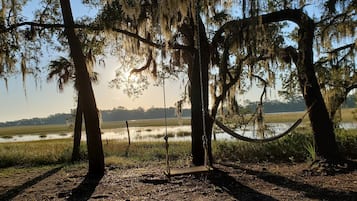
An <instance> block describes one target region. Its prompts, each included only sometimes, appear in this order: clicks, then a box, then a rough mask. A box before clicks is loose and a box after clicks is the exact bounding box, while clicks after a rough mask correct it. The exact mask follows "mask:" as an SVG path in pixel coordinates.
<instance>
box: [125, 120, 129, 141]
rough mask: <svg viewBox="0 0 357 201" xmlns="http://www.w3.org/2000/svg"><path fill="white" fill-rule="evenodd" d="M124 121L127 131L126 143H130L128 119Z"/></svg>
mask: <svg viewBox="0 0 357 201" xmlns="http://www.w3.org/2000/svg"><path fill="white" fill-rule="evenodd" d="M125 123H126V130H127V131H128V143H129V145H130V132H129V124H128V121H125Z"/></svg>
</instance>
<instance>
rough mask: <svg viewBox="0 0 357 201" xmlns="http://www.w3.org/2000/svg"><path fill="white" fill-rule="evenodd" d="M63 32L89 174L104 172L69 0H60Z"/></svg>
mask: <svg viewBox="0 0 357 201" xmlns="http://www.w3.org/2000/svg"><path fill="white" fill-rule="evenodd" d="M60 2H61V9H62V15H63V21H64V24H65V27H66V28H65V34H66V36H67V39H68V44H69V47H70V51H71V57H72V59H73V62H74V66H75V69H76V78H77V80H78V91H79V97H78V98H79V100H80V104H81V108H82V111H83V114H84V121H85V127H86V134H87V148H88V160H89V170H88V174H90V175H103V174H104V154H103V145H102V139H101V131H100V127H99V118H98V110H97V106H96V102H95V98H94V93H93V88H92V83H91V81H90V77H89V74H88V70H87V65H86V62H85V56H84V54H83V51H82V48H81V42H80V41H79V39H78V37H77V36H76V34H75V31H74V28H73V27H74V21H73V16H72V10H71V6H70V2H69V0H61V1H60Z"/></svg>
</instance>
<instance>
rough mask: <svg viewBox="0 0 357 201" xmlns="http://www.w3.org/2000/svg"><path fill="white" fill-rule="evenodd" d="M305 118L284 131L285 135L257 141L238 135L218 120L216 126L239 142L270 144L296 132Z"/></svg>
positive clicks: (281, 134)
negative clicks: (293, 131)
mask: <svg viewBox="0 0 357 201" xmlns="http://www.w3.org/2000/svg"><path fill="white" fill-rule="evenodd" d="M302 119H303V118H300V119H298V120H297V121H295V123H294V124H293V125H292V126H290V128H288V129H287V130H286V131H284V132H283V133H280V134H279V135H274V136H272V137H269V138H263V139H255V138H249V137H246V136H243V135H241V134H238V133H236V132H235V131H233V130H232V129H230V128H228V127H227V126H225V125H224V124H223V123H222V122H220V121H218V120H217V119H216V120H215V123H216V125H217V126H218V127H219V128H221V129H222V130H223V131H224V132H226V133H227V134H229V135H231V136H232V137H235V138H237V139H239V140H243V141H246V142H270V141H274V140H277V139H279V138H281V137H284V136H285V135H287V134H288V133H290V132H291V131H292V130H294V129H295V128H296V127H297V126H299V125H300V123H301V122H302Z"/></svg>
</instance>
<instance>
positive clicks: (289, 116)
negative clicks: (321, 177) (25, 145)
mask: <svg viewBox="0 0 357 201" xmlns="http://www.w3.org/2000/svg"><path fill="white" fill-rule="evenodd" d="M353 110H355V109H351V108H349V109H343V110H342V119H343V121H344V122H353V121H355V119H354V116H353V113H352V112H353ZM303 114H304V112H290V113H279V114H266V115H265V121H266V122H267V123H278V122H281V123H284V122H294V121H296V120H297V119H299V118H301V116H302V115H303ZM303 122H304V123H305V124H307V123H308V122H309V119H308V117H305V119H304V121H303ZM190 123H191V121H190V119H189V118H182V119H177V118H169V119H167V125H168V126H180V125H190ZM128 124H129V127H147V126H164V125H165V121H164V119H143V120H131V121H128ZM125 127H126V124H125V121H110V122H103V125H102V129H113V128H125ZM71 131H72V129H71V128H69V127H68V126H67V125H38V126H14V127H0V137H2V138H11V136H13V135H27V134H32V135H33V134H35V135H43V134H48V133H61V134H64V132H71ZM185 136H186V135H185Z"/></svg>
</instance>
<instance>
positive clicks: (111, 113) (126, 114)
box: [0, 96, 355, 127]
mask: <svg viewBox="0 0 357 201" xmlns="http://www.w3.org/2000/svg"><path fill="white" fill-rule="evenodd" d="M256 106H257V103H256V102H249V103H248V104H247V105H246V106H245V107H244V108H245V109H247V110H250V111H254V110H255V108H256ZM343 107H345V108H353V107H355V98H354V96H349V97H348V98H347V101H346V103H345V104H344V105H343ZM305 109H306V108H305V104H304V100H303V99H302V98H298V99H295V100H294V101H289V102H280V101H276V100H274V101H268V102H265V103H264V112H265V113H276V112H297V111H303V110H305ZM190 114H191V112H190V109H184V110H183V111H182V117H190ZM101 115H102V119H103V121H105V122H108V121H126V120H136V119H157V118H164V116H165V109H164V108H150V109H147V110H144V109H143V108H137V109H133V110H128V109H126V108H124V107H118V108H114V109H112V110H102V111H101ZM166 116H167V117H168V118H172V117H176V109H175V108H173V107H171V108H167V109H166ZM70 119H74V117H73V115H72V114H64V113H62V114H54V115H50V116H48V117H46V118H32V119H22V120H17V121H8V122H4V123H0V127H8V126H25V125H49V124H66V123H68V121H70Z"/></svg>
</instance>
